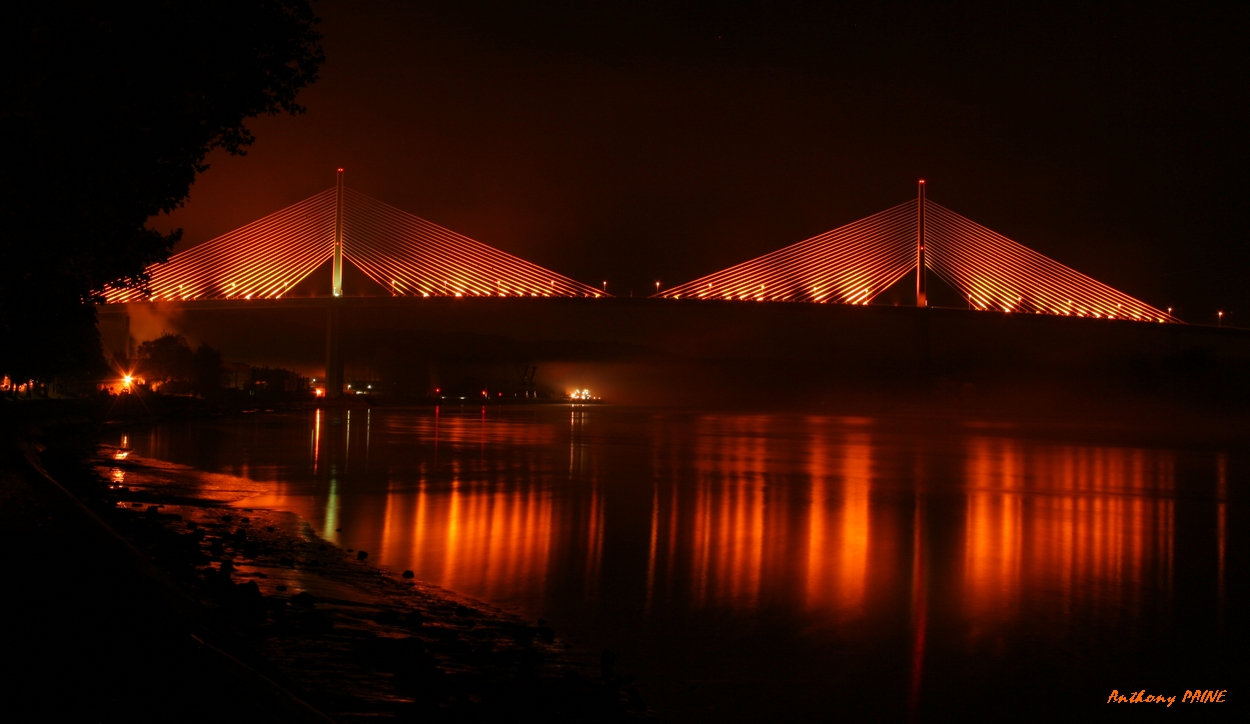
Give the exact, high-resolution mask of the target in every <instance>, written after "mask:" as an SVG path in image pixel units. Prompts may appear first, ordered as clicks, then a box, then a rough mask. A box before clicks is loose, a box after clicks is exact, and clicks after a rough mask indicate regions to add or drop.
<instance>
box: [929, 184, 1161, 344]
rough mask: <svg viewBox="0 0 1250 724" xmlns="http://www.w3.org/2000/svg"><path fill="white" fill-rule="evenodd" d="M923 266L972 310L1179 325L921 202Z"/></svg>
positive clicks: (947, 211)
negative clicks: (922, 216)
mask: <svg viewBox="0 0 1250 724" xmlns="http://www.w3.org/2000/svg"><path fill="white" fill-rule="evenodd" d="M925 217H926V219H927V221H926V229H925V239H926V251H927V252H928V254H927V256H926V259H927V262H928V263H927V264H926V266H927V267H928V268H929V269H931V270H933V271H934V272H935V273H936V274H937V275H938V276H939V277H941V278H942V280H943V281H945V282H946V283H947V284H949V285H951V286H952V287H954V288H955V289H957V290H958V291H959V292H960V293H961V294H963V296H964V298H965V299H967V300H968V304H969V306H970V307H972V308H974V309H980V310H987V311H998V312H1029V313H1033V314H1057V315H1065V316H1073V317H1095V318H1101V319H1130V320H1136V321H1140V322H1179V321H1180V320H1178V319H1176V318H1175V317H1173V316H1172V315H1170V314H1168V313H1166V312H1163V311H1160V310H1158V309H1155V308H1154V307H1152V306H1150V305H1149V304H1146V303H1145V302H1142V301H1140V300H1137V299H1134V298H1133V297H1130V296H1129V295H1127V294H1124V293H1123V292H1120V291H1118V290H1116V289H1112V288H1111V287H1109V286H1107V285H1106V284H1103V283H1102V282H1100V281H1098V280H1096V279H1092V278H1090V277H1088V276H1086V275H1084V274H1082V273H1080V272H1078V271H1076V270H1075V269H1072V268H1070V267H1067V266H1064V265H1063V264H1060V263H1059V262H1057V261H1055V260H1054V259H1051V258H1049V257H1046V256H1043V255H1042V254H1039V253H1037V252H1036V251H1033V250H1032V249H1030V248H1028V247H1026V246H1024V245H1022V244H1019V243H1017V242H1014V241H1012V240H1011V239H1008V238H1007V237H1005V236H1003V235H1002V234H998V233H995V232H993V231H991V230H989V229H987V228H985V227H984V226H981V225H980V224H978V223H976V222H974V221H971V220H969V219H967V218H965V217H963V216H960V215H959V214H957V213H955V212H954V211H951V210H950V209H947V208H946V207H944V206H941V205H940V204H936V203H934V202H932V201H928V200H926V202H925Z"/></svg>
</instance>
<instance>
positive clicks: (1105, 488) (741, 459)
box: [132, 408, 1233, 707]
mask: <svg viewBox="0 0 1250 724" xmlns="http://www.w3.org/2000/svg"><path fill="white" fill-rule="evenodd" d="M135 438H136V439H135V440H133V441H132V442H133V443H134V444H135V446H136V447H137V448H139V452H140V454H141V455H144V456H148V457H156V458H162V459H168V460H174V461H178V462H184V463H188V464H192V465H196V466H197V467H201V468H202V469H206V470H210V471H227V472H233V473H234V474H236V475H238V474H242V475H245V476H251V477H252V478H253V479H254V480H257V481H258V482H261V483H263V484H264V485H265V486H266V489H267V490H268V491H269V493H268V494H267V495H264V496H260V497H257V498H252V499H249V501H248V502H247V503H246V504H247V505H249V506H256V507H262V506H269V507H276V508H282V509H288V510H293V511H295V512H297V513H299V514H300V515H302V516H303V517H304V518H305V519H306V520H308V521H309V522H310V523H312V525H313V526H314V527H315V528H316V529H317V531H318V532H319V533H321V534H322V535H325V536H327V537H329V538H331V539H334V540H337V541H338V542H340V543H342V544H344V545H346V546H351V547H354V548H357V549H365V550H369V551H370V553H371V558H370V560H378V561H379V562H380V563H382V564H384V565H387V566H390V567H392V568H393V569H395V570H403V569H406V568H411V569H413V570H414V571H415V572H416V574H417V576H418V577H419V578H421V579H424V580H427V581H430V582H432V583H435V584H437V585H441V586H444V587H447V588H450V589H453V590H456V591H459V592H462V593H464V594H467V595H470V596H474V597H478V598H482V599H485V600H487V601H490V602H493V603H496V604H498V605H502V606H505V607H511V608H515V609H517V610H520V611H523V612H525V613H526V614H527V615H530V616H532V617H538V616H544V617H547V618H550V619H552V620H553V621H557V623H560V624H562V625H564V626H565V627H566V629H567V628H572V629H573V630H574V631H577V632H579V633H580V634H581V635H584V636H586V637H587V638H589V639H591V640H595V641H599V642H603V643H611V642H612V641H613V640H618V641H617V643H615V644H613V645H614V646H618V647H627V646H633V647H637V648H639V649H645V650H647V651H650V652H651V654H649V655H651V656H670V657H673V658H674V660H677V659H680V660H682V661H685V662H686V664H683V665H690V666H702V667H705V668H709V669H714V668H716V667H717V666H720V665H721V663H720V662H719V661H712V660H710V659H709V660H697V661H695V663H693V664H692V663H690V662H691V660H692V659H691V657H695V659H697V656H695V655H694V654H692V653H690V651H692V650H697V649H698V648H699V647H700V646H703V645H704V644H705V643H706V640H707V639H706V637H707V636H725V637H727V640H737V639H736V638H735V637H738V636H740V634H739V632H738V630H737V629H735V628H734V627H735V626H738V627H741V626H744V624H743V622H744V621H750V622H752V623H751V625H752V626H754V625H757V624H758V623H759V622H760V621H768V622H771V623H770V625H774V628H776V630H775V631H774V635H775V636H776V637H777V642H778V643H777V645H779V646H790V647H794V646H798V645H800V642H801V644H802V646H805V647H808V648H809V649H810V648H811V647H816V648H819V647H821V646H826V645H827V646H830V647H835V648H837V647H843V648H837V650H838V651H841V652H842V653H841V654H840V655H839V656H838V657H830V660H829V662H828V663H822V664H819V665H818V664H814V663H812V661H811V660H809V661H808V662H807V664H806V665H807V666H828V667H834V668H836V667H838V666H846V665H847V664H845V663H841V664H839V663H836V661H845V660H846V659H845V656H844V655H846V654H847V650H845V647H848V646H850V647H852V649H851V650H852V651H858V652H859V654H858V655H859V656H861V657H871V656H886V654H883V653H881V651H882V650H888V651H891V652H893V653H890V654H889V656H888V657H887V658H888V659H889V660H888V661H886V660H884V659H883V660H882V661H881V662H878V664H876V665H878V666H880V667H882V670H889V671H892V672H894V673H893V674H892V675H891V676H892V677H893V678H892V679H891V680H892V681H894V682H895V684H894V686H895V687H896V688H895V694H896V695H895V696H894V698H893V699H892V701H897V702H910V704H911V705H912V706H913V707H915V706H919V702H920V701H921V699H922V698H923V696H922V693H923V692H924V691H931V690H932V689H931V687H933V686H936V685H935V684H931V683H930V680H931V679H932V678H934V677H935V676H938V677H940V676H941V672H942V668H943V667H942V666H941V663H940V662H949V661H951V660H952V658H951V657H955V658H956V659H957V658H958V657H959V656H964V655H966V654H967V652H968V651H981V652H984V651H985V650H986V649H983V648H981V643H982V642H985V643H986V644H987V645H992V651H996V652H998V653H996V654H994V656H1000V657H1001V656H1010V655H1011V654H1012V651H1013V650H1012V649H1011V648H1010V646H1007V645H1006V644H1004V643H1003V642H1004V641H1006V640H1009V639H1010V635H1011V632H1018V631H1020V630H1022V629H1027V628H1029V627H1037V628H1039V629H1040V630H1042V631H1044V632H1045V635H1046V636H1048V637H1050V639H1051V640H1053V641H1054V642H1055V643H1054V646H1055V647H1056V650H1061V649H1062V647H1064V646H1068V645H1070V644H1072V642H1074V641H1077V640H1079V638H1080V637H1082V636H1088V635H1089V634H1090V632H1091V631H1098V630H1100V627H1105V628H1106V629H1107V630H1109V631H1110V630H1114V631H1116V632H1119V633H1120V634H1123V633H1124V632H1126V631H1127V632H1129V634H1130V635H1131V634H1132V632H1134V631H1146V630H1150V629H1152V628H1153V627H1156V626H1163V625H1166V624H1167V623H1168V619H1167V617H1168V616H1169V615H1170V614H1169V611H1170V610H1171V602H1172V600H1173V598H1174V595H1175V590H1174V588H1175V571H1176V570H1177V567H1178V563H1177V557H1178V555H1180V556H1188V557H1190V558H1194V557H1197V558H1198V559H1202V558H1203V557H1207V558H1210V559H1213V560H1211V563H1210V568H1211V569H1213V573H1214V576H1213V577H1214V578H1215V580H1214V581H1212V582H1211V583H1212V585H1211V589H1209V590H1213V591H1215V593H1216V598H1217V599H1218V602H1219V603H1218V607H1219V610H1220V614H1219V615H1221V616H1222V615H1223V606H1224V603H1223V602H1224V601H1225V599H1226V596H1227V592H1226V588H1225V578H1226V568H1227V565H1228V563H1227V561H1228V560H1231V559H1230V557H1229V554H1228V553H1227V549H1228V546H1229V545H1230V544H1229V543H1228V540H1229V539H1228V535H1229V534H1228V530H1229V525H1230V523H1229V516H1230V515H1231V513H1230V512H1229V511H1230V508H1229V507H1228V506H1229V497H1230V493H1229V486H1230V483H1229V476H1230V475H1231V473H1230V470H1232V469H1233V463H1232V462H1230V460H1231V459H1230V457H1229V455H1228V454H1227V453H1225V452H1220V453H1215V454H1211V453H1203V454H1202V455H1206V457H1204V458H1202V461H1205V462H1202V461H1199V462H1197V463H1195V462H1193V461H1191V462H1190V463H1187V464H1189V465H1190V466H1191V467H1194V466H1198V467H1199V468H1201V466H1202V465H1205V466H1207V467H1205V468H1203V469H1205V470H1207V471H1208V472H1207V473H1205V477H1203V476H1196V477H1194V478H1193V479H1194V480H1195V481H1197V482H1194V483H1191V485H1199V486H1202V485H1205V486H1207V487H1206V488H1205V490H1206V491H1207V492H1206V493H1201V492H1198V493H1195V492H1193V491H1192V490H1191V498H1192V497H1194V496H1197V497H1198V499H1201V500H1203V501H1205V502H1203V503H1202V504H1203V505H1209V511H1210V512H1209V513H1208V514H1203V515H1209V517H1208V518H1205V520H1209V521H1210V522H1211V525H1210V529H1211V530H1212V531H1213V533H1212V536H1213V538H1214V540H1213V541H1212V542H1213V543H1214V544H1215V545H1213V546H1211V548H1210V549H1201V550H1200V549H1192V548H1186V547H1185V545H1183V544H1182V542H1180V539H1178V532H1177V531H1178V523H1177V507H1176V506H1177V502H1176V501H1177V500H1178V497H1179V496H1180V495H1181V490H1180V488H1181V482H1180V478H1179V477H1178V466H1179V465H1180V463H1179V462H1178V453H1177V452H1175V451H1171V450H1165V449H1154V448H1144V447H1141V448H1133V447H1115V446H1105V445H1095V444H1070V443H1058V442H1047V441H1043V440H1038V439H1031V438H1030V437H1028V436H1027V435H1024V434H1016V433H1012V432H1004V433H1001V434H999V433H995V434H986V433H985V431H984V430H982V429H977V428H969V429H967V430H964V429H947V430H941V431H937V432H934V433H932V434H925V435H917V434H911V433H909V434H902V433H900V432H898V431H896V430H894V429H892V428H891V426H890V425H889V424H887V423H884V422H881V421H876V420H869V419H844V418H827V417H796V416H768V415H677V414H672V413H667V414H659V413H648V412H645V411H613V410H608V409H602V408H573V409H571V410H570V409H569V408H553V409H547V410H519V409H518V410H497V409H490V410H488V409H466V410H460V409H446V408H444V409H437V408H436V409H434V410H416V411H402V410H386V409H363V410H342V411H317V412H315V413H310V414H309V415H307V416H306V417H300V416H291V417H270V418H267V419H264V420H261V419H259V418H258V419H256V420H254V421H252V422H251V423H249V424H237V425H236V424H227V423H221V424H219V425H218V426H216V427H211V428H208V429H205V428H203V427H199V428H196V429H193V430H192V429H184V428H179V427H177V426H170V427H167V428H156V429H155V430H154V431H153V433H152V434H150V435H148V436H146V437H145V438H143V439H140V438H139V436H135ZM1195 469H1196V468H1195ZM240 471H243V472H242V473H240ZM1202 495H1206V496H1207V497H1206V498H1202V497H1201V496H1202ZM1186 545H1187V544H1186ZM1213 607H1214V606H1213ZM707 614H715V616H716V617H728V618H723V621H724V622H725V623H724V624H723V628H718V629H716V630H715V632H713V633H709V632H708V631H707V630H703V629H700V630H701V631H702V633H701V634H698V635H696V634H695V633H691V632H688V631H687V630H686V629H687V628H688V627H689V626H690V622H691V621H692V620H696V619H692V617H698V616H706V615H707ZM765 616H766V618H765ZM697 620H703V619H697ZM707 620H714V621H722V618H711V619H707ZM735 622H736V623H735ZM701 625H702V624H701ZM709 625H710V624H709ZM720 625H721V624H717V626H720ZM579 627H580V628H579ZM741 635H742V636H745V634H741ZM699 636H702V638H699ZM1004 637H1007V638H1004ZM619 639H623V640H624V641H625V642H624V643H622V642H621V641H619ZM743 640H745V639H743ZM879 641H887V642H894V643H893V644H891V646H892V647H893V648H890V647H886V648H885V649H880V648H879V647H878V648H873V646H874V645H875V644H873V643H872V642H879ZM854 647H859V648H854ZM994 647H996V648H994ZM1004 647H1006V648H1004ZM822 650H823V649H822ZM830 650H832V649H830ZM826 653H828V652H826ZM822 655H824V654H822ZM718 656H721V657H727V660H730V659H732V660H733V661H734V662H735V665H737V666H741V667H746V668H747V669H751V670H753V671H754V674H753V676H756V677H757V678H759V679H760V680H761V681H764V680H767V679H768V677H769V676H770V675H772V674H770V673H769V671H768V670H766V668H767V666H772V667H778V671H781V670H784V669H785V667H786V666H787V664H785V663H784V662H782V663H778V662H777V661H776V660H775V659H769V661H771V662H772V663H771V664H767V665H766V664H764V663H761V662H763V661H764V660H765V659H767V657H766V656H764V655H763V654H761V653H760V652H759V651H756V652H755V655H754V656H755V658H752V657H751V656H747V655H746V654H742V655H741V656H739V655H737V654H726V653H725V651H724V650H723V649H721V650H720V653H719V654H718ZM735 656H737V658H734V657H735ZM889 657H893V658H889ZM852 658H853V657H852ZM756 659H759V660H758V661H757V660H756ZM994 660H999V659H994V658H993V656H990V657H988V658H984V660H981V659H978V663H977V664H976V665H978V666H986V665H987V664H986V663H985V662H987V661H994ZM652 663H654V662H652ZM648 665H650V664H648ZM657 665H658V664H657ZM726 665H727V664H726ZM963 665H968V663H967V662H966V661H965V662H964V664H963ZM673 666H677V664H675V663H674V664H673ZM752 667H754V669H752ZM904 672H905V673H904ZM992 673H993V672H992V671H991V672H989V673H987V674H986V675H992ZM778 675H779V674H778Z"/></svg>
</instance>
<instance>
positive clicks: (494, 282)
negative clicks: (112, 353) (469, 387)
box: [104, 189, 605, 304]
mask: <svg viewBox="0 0 1250 724" xmlns="http://www.w3.org/2000/svg"><path fill="white" fill-rule="evenodd" d="M336 207H337V197H336V191H335V189H328V190H326V191H323V192H321V193H319V194H316V195H315V196H311V197H309V198H307V199H305V200H303V201H300V202H299V203H296V204H293V205H291V206H288V207H286V208H285V209H282V210H281V211H276V212H274V213H272V214H270V215H268V216H266V217H264V218H262V219H259V220H257V221H254V222H252V223H250V224H247V225H245V226H242V227H239V228H238V229H235V230H234V231H231V232H229V233H227V234H223V235H222V236H219V237H217V238H215V239H210V240H208V241H206V242H204V243H202V244H199V245H197V246H194V247H192V248H190V249H187V250H186V251H181V252H178V253H177V254H174V255H173V256H171V257H170V258H169V260H168V261H166V262H164V263H162V264H153V265H152V266H150V267H148V269H147V271H148V275H149V279H150V281H149V284H148V290H147V292H146V293H144V292H143V291H140V290H138V289H116V288H106V289H105V290H104V298H105V301H106V303H109V304H116V303H122V302H155V301H174V300H199V299H279V298H281V297H282V296H283V295H285V294H286V293H287V292H289V291H290V290H291V289H292V288H293V287H294V286H295V285H296V284H298V283H299V282H300V281H301V280H303V279H304V278H305V277H307V276H308V275H309V274H311V273H312V272H313V271H314V270H315V269H317V268H318V267H319V266H321V265H322V264H325V263H326V262H327V261H328V260H329V259H330V258H331V257H332V256H333V255H334V226H335V215H336V213H337V212H336ZM343 256H344V259H345V262H351V263H352V264H355V265H356V266H357V267H359V268H360V270H361V271H363V272H364V273H365V274H366V275H368V276H369V278H370V279H372V280H373V281H375V282H377V283H378V284H380V285H381V286H382V287H383V288H384V289H387V290H388V291H389V292H390V293H391V294H392V295H395V296H421V297H435V296H440V297H441V296H450V297H462V296H505V297H509V296H531V297H539V296H542V297H602V296H605V294H604V293H603V292H602V291H600V290H599V289H596V288H595V287H592V286H588V285H586V284H582V283H580V282H577V281H574V280H572V279H569V278H568V277H565V276H562V275H560V274H556V273H555V272H552V271H548V270H547V269H544V268H542V267H540V266H538V265H536V264H531V263H530V262H527V261H525V260H523V259H520V258H518V257H515V256H513V255H511V254H507V253H505V252H502V251H499V250H498V249H494V248H492V247H489V246H487V245H485V244H483V243H481V242H478V241H474V240H473V239H470V238H469V237H467V236H464V235H462V234H457V233H456V232H454V231H450V230H448V229H444V228H443V227H441V226H438V225H437V224H433V223H430V222H429V221H426V220H424V219H421V218H419V217H416V216H413V215H412V214H409V213H407V212H404V211H401V210H399V209H397V208H395V207H393V206H389V205H387V204H384V203H382V202H380V201H377V200H375V199H372V198H370V197H368V196H366V195H364V194H362V193H359V192H356V191H352V190H351V189H346V190H345V194H344V211H343ZM329 292H330V290H329V289H326V293H327V295H328V294H329Z"/></svg>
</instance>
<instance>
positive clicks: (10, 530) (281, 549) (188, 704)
mask: <svg viewBox="0 0 1250 724" xmlns="http://www.w3.org/2000/svg"><path fill="white" fill-rule="evenodd" d="M65 409H67V408H63V409H62V410H61V411H62V412H64V411H65ZM6 429H7V430H8V431H13V430H15V429H16V426H15V425H14V424H13V421H12V419H11V418H10V420H8V421H7V424H6ZM96 429H97V428H96V426H95V424H94V423H93V422H92V421H91V420H90V419H89V418H88V417H85V416H78V417H75V416H61V417H56V416H51V417H46V418H45V419H42V420H39V421H38V425H34V426H32V427H30V428H28V429H27V430H26V431H25V434H23V435H22V436H16V437H13V438H11V439H15V440H16V439H22V440H25V441H27V442H26V443H25V445H26V447H25V448H24V449H22V448H19V447H9V446H6V450H5V459H4V461H3V463H4V464H3V466H0V470H2V473H0V547H2V548H0V549H2V550H5V551H7V552H9V554H10V556H11V557H12V559H13V566H12V567H11V568H10V574H11V575H10V584H9V586H8V588H9V591H8V593H7V594H6V596H5V597H4V604H3V605H4V613H5V614H6V615H7V618H6V620H8V621H10V622H14V623H12V624H11V625H10V626H9V627H8V628H7V630H6V631H5V633H4V634H3V635H2V640H0V645H3V647H4V650H5V651H6V654H8V655H9V656H10V658H11V660H12V661H16V662H19V663H20V666H19V669H20V670H19V672H18V673H17V674H16V675H15V676H14V677H12V678H11V679H9V681H6V685H5V690H6V697H5V700H6V703H5V704H4V705H3V706H4V708H6V709H9V711H11V712H14V713H16V712H24V713H30V712H35V713H36V714H37V716H36V717H35V718H38V719H48V720H92V721H121V720H126V721H136V720H138V721H148V720H171V719H173V720H179V721H222V720H226V719H243V720H253V719H254V720H264V721H292V722H303V721H355V720H360V719H366V718H367V719H377V718H384V719H388V718H389V719H395V720H408V719H413V718H420V719H422V720H424V721H483V722H487V721H500V720H505V719H509V720H510V719H513V718H516V717H517V716H528V717H530V718H534V719H536V720H542V721H615V720H621V719H631V718H637V717H639V716H642V714H643V712H644V711H645V706H643V705H642V703H641V698H640V697H639V696H638V693H637V691H636V690H635V689H633V688H632V687H631V686H630V685H629V682H628V681H627V680H624V679H622V678H621V677H619V676H617V675H616V673H615V672H614V671H613V670H612V666H611V661H610V656H609V657H607V658H606V659H604V660H602V661H601V660H599V659H598V657H590V656H585V655H583V656H581V657H580V658H579V657H577V656H575V655H574V654H573V653H572V652H571V650H570V649H568V648H567V647H565V646H564V645H563V644H561V643H560V642H559V641H558V640H557V639H556V638H555V636H554V632H552V631H551V630H550V629H549V628H546V627H545V626H543V625H541V624H536V623H527V622H523V621H519V620H517V619H515V618H512V617H508V616H505V615H503V614H500V613H499V612H497V611H493V610H490V609H489V608H488V607H485V606H482V605H480V604H475V603H474V602H471V601H466V600H463V599H459V598H457V597H455V596H454V595H452V594H450V593H448V592H445V591H439V590H436V589H431V588H428V587H425V586H423V585H421V584H419V583H417V582H415V581H413V580H410V579H404V578H402V577H399V576H396V577H391V576H390V575H388V574H387V572H383V571H381V570H379V569H377V568H375V567H373V566H371V565H369V563H368V562H367V557H365V556H361V554H360V552H357V551H351V552H349V551H344V550H340V549H337V548H335V547H334V546H332V545H330V544H328V543H326V542H324V541H321V540H319V539H317V538H316V537H315V535H313V534H312V532H311V530H310V529H308V528H307V526H304V525H302V524H301V523H300V522H299V521H298V519H297V518H295V517H294V516H291V515H286V514H281V513H273V512H269V511H254V510H253V511H247V510H233V509H231V508H229V507H227V504H226V501H224V500H221V499H213V498H211V497H209V498H204V497H197V496H196V495H195V494H194V492H193V491H191V490H189V489H188V488H187V487H185V486H178V485H176V484H174V485H162V484H160V481H158V480H157V478H158V477H159V475H156V474H151V473H149V474H148V475H147V477H146V478H145V473H144V472H143V471H144V470H150V468H149V467H148V466H146V465H145V464H144V463H142V462H140V461H134V460H129V459H128V457H129V456H128V455H126V454H125V451H123V450H116V449H104V450H102V451H99V450H95V449H94V439H95V435H94V431H95V430H96ZM34 440H42V442H43V446H44V448H45V449H43V450H39V449H38V448H35V447H31V444H32V442H31V441H34ZM88 456H91V457H90V458H88ZM44 464H47V467H48V468H49V470H50V471H51V473H52V474H51V475H48V474H47V473H46V472H45V471H44V470H43V467H42V466H43V465H44ZM92 467H94V468H95V470H92V469H91V468H92ZM157 472H159V471H157ZM165 472H166V473H167V472H168V471H165ZM101 473H102V475H101ZM127 478H128V479H127ZM62 482H64V483H65V485H62V484H61V483H62Z"/></svg>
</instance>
